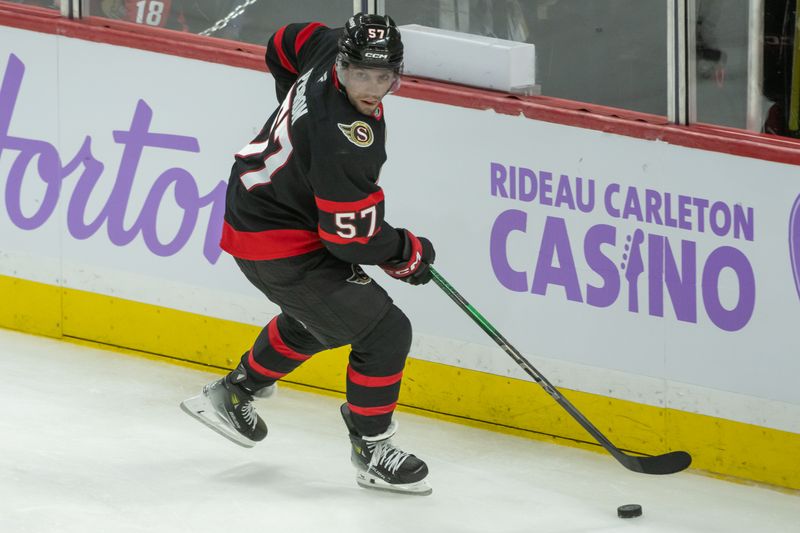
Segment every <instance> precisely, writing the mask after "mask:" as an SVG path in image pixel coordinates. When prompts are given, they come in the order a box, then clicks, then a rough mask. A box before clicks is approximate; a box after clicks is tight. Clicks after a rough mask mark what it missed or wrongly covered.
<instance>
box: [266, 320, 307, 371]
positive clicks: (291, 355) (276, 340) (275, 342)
mask: <svg viewBox="0 0 800 533" xmlns="http://www.w3.org/2000/svg"><path fill="white" fill-rule="evenodd" d="M267 335H268V336H269V345H270V346H272V348H273V349H274V350H275V351H276V352H278V353H279V354H281V355H282V356H284V357H286V358H288V359H294V360H295V361H307V360H308V359H310V358H311V356H310V355H305V354H302V353H298V352H295V351H294V350H292V349H291V348H289V347H288V346H286V343H285V342H283V339H281V334H280V332H279V331H278V318H277V317H275V318H273V319H272V320H271V321H270V323H269V325H268V326H267Z"/></svg>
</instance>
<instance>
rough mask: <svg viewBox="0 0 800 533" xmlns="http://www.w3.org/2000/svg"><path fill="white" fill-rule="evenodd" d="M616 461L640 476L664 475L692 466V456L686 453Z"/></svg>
mask: <svg viewBox="0 0 800 533" xmlns="http://www.w3.org/2000/svg"><path fill="white" fill-rule="evenodd" d="M617 459H618V460H619V461H620V462H621V463H622V464H623V466H625V468H627V469H628V470H633V471H634V472H640V473H642V474H654V475H665V474H674V473H676V472H680V471H681V470H686V469H687V468H689V465H691V464H692V456H691V455H689V454H688V453H686V452H669V453H665V454H663V455H655V456H653V457H633V456H631V455H624V454H623V457H617Z"/></svg>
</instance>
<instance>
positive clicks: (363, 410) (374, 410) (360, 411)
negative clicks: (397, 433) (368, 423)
mask: <svg viewBox="0 0 800 533" xmlns="http://www.w3.org/2000/svg"><path fill="white" fill-rule="evenodd" d="M347 406H348V407H349V408H350V411H351V412H353V413H355V414H357V415H361V416H378V415H385V414H388V413H391V412H392V411H394V408H395V407H396V406H397V402H394V403H390V404H389V405H379V406H377V407H358V406H357V405H353V404H352V403H350V402H348V403H347Z"/></svg>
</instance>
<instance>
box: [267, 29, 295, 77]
mask: <svg viewBox="0 0 800 533" xmlns="http://www.w3.org/2000/svg"><path fill="white" fill-rule="evenodd" d="M285 31H286V26H284V27H282V28H281V29H279V30H278V31H277V32H276V33H275V37H274V38H273V39H272V45H273V46H274V47H275V51H276V52H278V59H280V60H281V65H283V68H285V69H286V70H288V71H289V72H291V73H292V74H297V69H296V68H294V66H292V63H291V62H290V61H289V58H288V57H286V51H285V50H284V49H283V33H284V32H285Z"/></svg>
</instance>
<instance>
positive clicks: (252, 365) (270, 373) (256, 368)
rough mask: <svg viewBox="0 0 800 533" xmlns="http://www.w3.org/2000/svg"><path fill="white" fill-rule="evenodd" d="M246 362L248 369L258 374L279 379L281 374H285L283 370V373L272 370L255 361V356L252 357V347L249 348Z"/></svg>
mask: <svg viewBox="0 0 800 533" xmlns="http://www.w3.org/2000/svg"><path fill="white" fill-rule="evenodd" d="M247 364H248V365H250V369H251V370H253V371H254V372H255V373H256V374H258V375H260V376H263V377H265V378H270V379H281V378H282V377H283V376H285V375H286V374H287V373H286V372H283V373H281V372H273V371H272V370H270V369H268V368H265V367H263V366H261V365H259V364H258V363H257V362H256V359H255V357H253V349H252V348H250V354H249V355H248V356H247Z"/></svg>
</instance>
